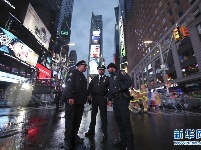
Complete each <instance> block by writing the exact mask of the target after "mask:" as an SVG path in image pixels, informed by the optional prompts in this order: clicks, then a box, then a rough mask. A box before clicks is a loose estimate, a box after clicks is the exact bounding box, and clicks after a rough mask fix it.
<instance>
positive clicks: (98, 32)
mask: <svg viewBox="0 0 201 150" xmlns="http://www.w3.org/2000/svg"><path fill="white" fill-rule="evenodd" d="M92 34H93V36H100V34H101V31H100V29H98V30H94V31H93V33H92Z"/></svg>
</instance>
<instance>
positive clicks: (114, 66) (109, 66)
mask: <svg viewBox="0 0 201 150" xmlns="http://www.w3.org/2000/svg"><path fill="white" fill-rule="evenodd" d="M109 68H115V69H118V68H117V66H116V65H115V64H114V63H110V64H109V65H108V66H107V69H109Z"/></svg>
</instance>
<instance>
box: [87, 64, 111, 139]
mask: <svg viewBox="0 0 201 150" xmlns="http://www.w3.org/2000/svg"><path fill="white" fill-rule="evenodd" d="M97 69H98V73H99V75H97V76H95V77H94V78H93V79H92V80H91V82H90V83H89V87H88V90H87V94H88V96H89V95H90V94H91V98H92V111H91V123H90V126H89V130H88V132H86V133H85V136H86V137H87V136H90V135H94V133H95V125H96V115H97V113H98V108H99V110H100V117H101V122H102V126H101V128H102V132H103V139H106V138H107V95H108V86H109V77H108V76H106V75H104V74H105V69H106V68H105V66H104V65H100V66H98V67H97Z"/></svg>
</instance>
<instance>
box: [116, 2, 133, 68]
mask: <svg viewBox="0 0 201 150" xmlns="http://www.w3.org/2000/svg"><path fill="white" fill-rule="evenodd" d="M132 3H133V0H119V6H118V7H115V8H114V11H115V17H116V24H115V37H114V41H115V42H114V44H115V55H114V56H115V57H114V62H115V63H116V65H117V66H118V68H119V69H120V70H125V71H126V72H128V62H127V48H126V32H125V31H126V23H127V20H128V18H129V15H130V12H131V7H132Z"/></svg>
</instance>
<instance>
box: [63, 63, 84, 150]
mask: <svg viewBox="0 0 201 150" xmlns="http://www.w3.org/2000/svg"><path fill="white" fill-rule="evenodd" d="M76 66H77V69H76V70H72V71H70V72H69V73H68V76H67V77H66V87H65V89H64V92H63V95H62V101H64V102H65V138H64V141H65V145H64V147H65V149H66V150H69V149H72V148H73V144H74V142H76V143H83V141H84V139H83V138H81V137H79V136H78V135H77V134H78V130H79V127H80V123H81V120H82V115H83V111H84V104H85V103H86V101H87V80H86V77H85V76H84V74H83V72H85V71H86V66H87V64H86V62H85V61H84V60H82V61H79V62H78V63H77V64H76Z"/></svg>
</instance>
